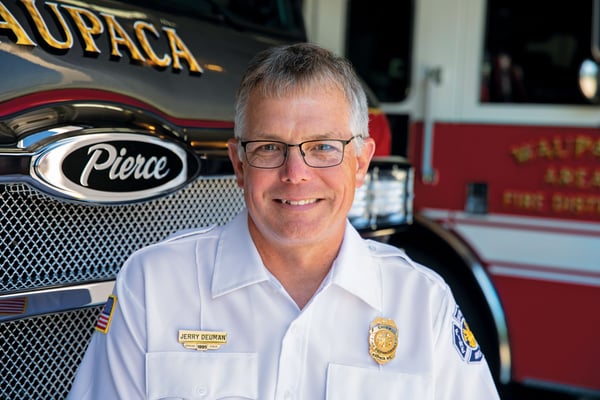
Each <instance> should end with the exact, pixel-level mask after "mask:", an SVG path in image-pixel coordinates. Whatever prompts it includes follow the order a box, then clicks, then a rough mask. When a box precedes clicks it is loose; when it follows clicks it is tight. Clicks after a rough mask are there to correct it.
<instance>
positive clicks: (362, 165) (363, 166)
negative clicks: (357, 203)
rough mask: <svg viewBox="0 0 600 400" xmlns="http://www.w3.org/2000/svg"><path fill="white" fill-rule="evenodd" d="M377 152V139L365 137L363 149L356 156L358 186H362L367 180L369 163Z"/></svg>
mask: <svg viewBox="0 0 600 400" xmlns="http://www.w3.org/2000/svg"><path fill="white" fill-rule="evenodd" d="M373 154H375V141H374V140H373V138H371V137H367V138H365V139H364V142H363V146H362V151H361V153H360V154H357V156H356V187H357V188H358V187H360V186H361V185H362V184H363V181H364V180H365V176H366V175H367V171H368V170H369V163H370V162H371V159H372V158H373Z"/></svg>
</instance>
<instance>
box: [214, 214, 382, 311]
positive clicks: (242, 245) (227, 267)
mask: <svg viewBox="0 0 600 400" xmlns="http://www.w3.org/2000/svg"><path fill="white" fill-rule="evenodd" d="M328 275H329V277H328V278H330V279H331V284H334V285H337V286H339V287H341V288H343V289H344V290H346V291H348V292H350V293H352V294H353V295H355V296H357V297H359V298H360V299H361V300H362V301H364V302H365V303H367V304H368V305H370V306H371V307H373V308H375V309H377V310H379V311H381V309H382V302H381V297H380V295H379V293H381V287H380V286H381V279H380V273H379V267H378V265H377V264H376V263H375V262H374V261H373V258H372V257H371V250H370V248H369V246H368V244H367V242H366V241H365V240H363V239H362V237H361V236H360V235H359V234H358V232H357V231H356V230H355V229H354V227H353V226H352V225H351V224H350V222H346V231H345V233H344V241H343V242H342V247H341V249H340V252H339V254H338V256H337V258H336V260H335V261H334V264H333V267H332V271H330V274H328ZM328 278H326V279H328ZM268 280H269V273H268V271H267V269H266V268H265V267H264V265H263V263H262V260H261V258H260V255H259V254H258V251H257V250H256V247H255V246H254V243H253V242H252V238H251V237H250V232H249V230H248V212H247V210H244V211H242V212H241V213H240V214H238V215H237V216H236V217H235V218H234V219H233V220H232V221H231V222H230V223H229V224H227V225H225V226H224V227H223V230H222V233H221V237H220V238H219V244H218V248H217V254H216V259H215V268H214V273H213V280H212V295H213V297H219V296H221V295H224V294H227V293H230V292H232V291H234V290H237V289H241V288H243V287H246V286H249V285H252V284H255V283H259V282H265V281H268Z"/></svg>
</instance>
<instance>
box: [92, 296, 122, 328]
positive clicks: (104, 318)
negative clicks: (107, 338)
mask: <svg viewBox="0 0 600 400" xmlns="http://www.w3.org/2000/svg"><path fill="white" fill-rule="evenodd" d="M116 308H117V296H115V295H114V294H112V295H110V296H108V300H106V304H104V308H102V312H101V313H100V317H98V322H97V323H96V330H97V331H100V332H102V333H108V328H109V327H110V321H111V320H112V316H113V313H114V312H115V309H116Z"/></svg>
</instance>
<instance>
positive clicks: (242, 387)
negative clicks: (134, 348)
mask: <svg viewBox="0 0 600 400" xmlns="http://www.w3.org/2000/svg"><path fill="white" fill-rule="evenodd" d="M146 388H147V393H148V398H149V399H165V398H181V399H202V398H208V399H231V398H233V399H235V398H240V399H256V398H258V359H257V356H256V354H254V353H219V354H210V353H199V352H163V353H149V354H147V355H146Z"/></svg>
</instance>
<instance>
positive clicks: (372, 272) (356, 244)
mask: <svg viewBox="0 0 600 400" xmlns="http://www.w3.org/2000/svg"><path fill="white" fill-rule="evenodd" d="M331 272H332V276H331V283H332V284H334V285H337V286H339V287H341V288H343V289H344V290H346V291H348V292H350V293H352V294H353V295H355V296H357V297H359V298H360V299H361V300H362V301H364V302H365V303H367V304H368V305H369V306H371V307H373V308H374V309H376V310H378V311H381V310H382V307H383V305H382V299H381V295H380V294H381V293H382V288H381V285H382V283H381V273H380V270H379V265H378V264H377V263H376V262H375V261H374V259H373V257H371V248H370V246H369V245H368V242H367V241H365V240H364V239H363V238H362V237H361V236H360V235H359V233H358V232H357V231H356V230H355V229H354V227H353V226H352V225H351V224H350V222H347V223H346V232H345V234H344V241H343V243H342V247H341V249H340V252H339V254H338V257H337V259H336V260H335V262H334V265H333V270H332V271H331Z"/></svg>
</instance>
